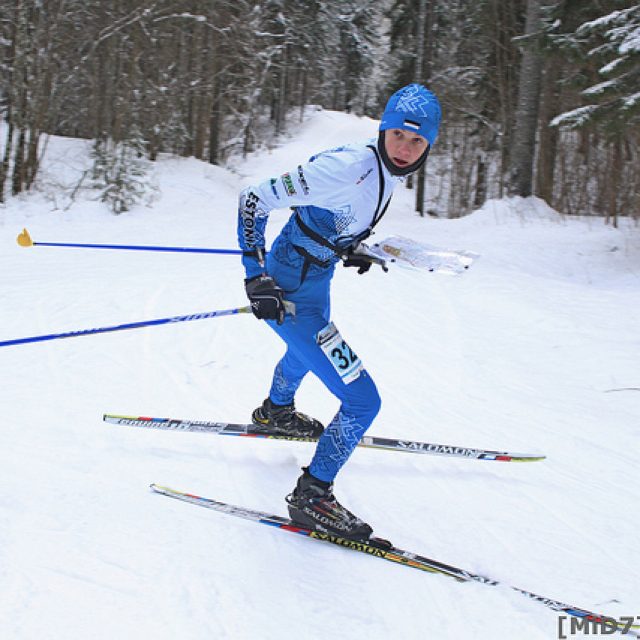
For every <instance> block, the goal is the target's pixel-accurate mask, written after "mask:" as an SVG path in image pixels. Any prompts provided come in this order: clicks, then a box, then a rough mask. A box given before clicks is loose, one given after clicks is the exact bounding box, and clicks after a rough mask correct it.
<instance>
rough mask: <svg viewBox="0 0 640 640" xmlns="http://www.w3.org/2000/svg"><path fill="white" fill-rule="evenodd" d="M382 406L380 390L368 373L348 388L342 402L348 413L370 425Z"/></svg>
mask: <svg viewBox="0 0 640 640" xmlns="http://www.w3.org/2000/svg"><path fill="white" fill-rule="evenodd" d="M381 404H382V400H381V399H380V394H379V393H378V389H377V388H376V385H375V383H374V382H373V380H372V379H371V376H369V375H368V374H367V373H366V372H364V373H363V374H362V375H361V376H360V377H359V378H358V379H357V380H356V381H355V382H353V383H351V384H350V385H349V386H348V391H347V393H346V396H345V397H344V398H343V401H342V405H343V409H344V410H345V411H346V413H349V414H352V415H357V416H359V417H360V418H361V419H362V420H363V421H364V422H366V423H368V424H370V423H371V422H373V420H374V418H375V417H376V416H377V415H378V412H379V411H380V406H381Z"/></svg>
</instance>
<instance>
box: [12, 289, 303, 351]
mask: <svg viewBox="0 0 640 640" xmlns="http://www.w3.org/2000/svg"><path fill="white" fill-rule="evenodd" d="M284 306H285V310H286V313H288V314H290V315H295V313H296V306H295V304H294V303H293V302H289V301H287V300H285V303H284ZM238 313H251V307H250V306H246V307H238V308H236V309H224V310H221V311H205V312H203V313H190V314H188V315H184V316H171V317H169V318H157V319H155V320H142V321H140V322H128V323H126V324H116V325H113V326H111V327H97V328H95V329H80V330H79V331H69V332H67V333H49V334H46V335H42V336H30V337H28V338H16V339H14V340H4V341H3V342H0V347H11V346H13V345H17V344H27V343H29V342H44V341H46V340H59V339H62V338H77V337H79V336H90V335H94V334H96V333H109V332H112V331H125V330H127V329H140V328H142V327H154V326H157V325H160V324H171V323H172V322H190V321H191V320H205V319H206V318H218V317H220V316H232V315H236V314H238Z"/></svg>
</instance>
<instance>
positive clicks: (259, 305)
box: [244, 274, 285, 324]
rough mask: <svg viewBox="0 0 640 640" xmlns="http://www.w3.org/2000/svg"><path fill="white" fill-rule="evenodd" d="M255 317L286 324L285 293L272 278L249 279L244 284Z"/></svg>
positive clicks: (258, 277) (256, 277)
mask: <svg viewBox="0 0 640 640" xmlns="http://www.w3.org/2000/svg"><path fill="white" fill-rule="evenodd" d="M244 288H245V291H246V292H247V297H248V298H249V301H250V302H251V311H253V315H254V316H255V317H256V318H259V319H260V320H277V322H278V324H282V323H283V322H284V313H285V308H284V291H283V290H282V289H281V288H280V287H279V286H278V285H277V284H276V282H275V280H274V279H273V278H272V277H271V276H267V275H265V274H262V275H259V276H255V277H253V278H249V279H248V280H245V282H244Z"/></svg>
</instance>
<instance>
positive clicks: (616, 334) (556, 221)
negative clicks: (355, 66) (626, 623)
mask: <svg viewBox="0 0 640 640" xmlns="http://www.w3.org/2000/svg"><path fill="white" fill-rule="evenodd" d="M375 130H376V123H375V122H373V121H371V120H368V119H366V118H363V119H358V118H356V117H354V116H348V115H345V114H340V113H333V112H320V113H316V114H315V115H313V117H311V118H310V119H309V120H308V121H307V122H306V123H305V124H304V125H303V126H302V127H301V129H300V130H299V131H298V132H296V135H295V136H293V137H291V138H290V139H288V140H285V141H284V142H283V144H282V146H280V147H278V148H276V149H274V150H273V151H272V152H270V153H267V152H263V153H259V154H255V155H254V156H253V157H250V158H249V159H248V160H247V161H242V160H240V159H238V160H237V161H236V162H235V163H234V167H235V168H234V170H232V171H228V170H224V169H221V168H219V167H213V166H210V165H207V164H205V163H201V162H198V161H195V160H192V159H175V158H172V159H163V160H161V161H160V162H159V163H158V167H157V171H158V175H157V182H158V184H159V186H160V188H161V193H162V195H161V197H160V199H159V200H158V201H157V202H156V203H155V205H154V206H153V207H152V208H144V207H140V208H138V209H136V210H135V211H132V212H130V213H127V214H124V215H121V216H119V217H117V216H114V215H112V214H110V213H109V212H108V211H107V210H106V209H105V207H104V205H101V204H99V203H95V202H90V201H88V200H82V199H79V200H78V201H77V202H76V203H75V205H74V206H73V207H71V208H69V209H68V210H62V208H61V209H58V210H52V205H51V200H47V199H45V198H44V196H43V195H41V194H35V195H30V196H27V197H21V198H18V199H14V200H11V201H10V202H9V203H8V204H7V205H6V206H5V207H4V208H2V209H0V274H1V277H0V299H1V300H2V319H1V322H0V341H1V340H8V339H11V338H18V337H22V336H30V335H37V334H44V333H51V332H64V331H71V330H75V329H84V328H90V327H98V326H106V325H111V324H120V323H125V322H133V321H137V320H147V319H152V318H156V317H165V316H170V315H176V314H187V313H195V312H200V311H209V310H213V309H227V308H231V307H235V306H241V305H243V304H245V303H246V301H245V297H244V290H243V285H242V280H243V271H242V269H241V266H240V264H239V260H238V259H237V258H236V257H229V256H211V255H198V254H168V253H162V254H160V253H157V254H156V253H137V252H116V251H97V250H94V251H91V250H82V249H63V248H46V247H33V248H29V249H25V248H20V247H19V246H18V245H17V244H16V242H15V238H16V236H17V235H18V233H19V232H20V231H21V230H22V228H23V227H25V226H26V227H27V228H28V229H29V231H30V233H31V235H32V237H33V239H34V240H35V241H40V242H89V243H109V244H114V243H121V244H168V245H179V246H210V247H232V248H233V247H235V224H236V223H235V217H236V214H235V201H236V194H237V192H238V190H239V189H240V187H241V186H243V185H245V184H246V183H248V182H250V181H253V180H256V179H260V178H264V177H267V176H269V175H278V174H280V173H282V172H283V171H284V170H286V169H289V168H292V167H295V166H296V165H297V164H298V162H299V161H300V160H303V159H305V158H307V157H308V156H309V155H310V154H311V153H313V152H315V151H318V150H321V149H323V148H327V147H330V146H334V145H335V144H338V143H340V142H344V141H350V140H358V139H362V138H367V137H370V136H373V135H375ZM87 149H88V144H87V143H84V142H80V141H75V140H68V139H67V140H61V139H55V140H52V141H51V142H50V145H49V149H48V153H47V163H46V167H45V174H44V176H43V177H45V178H46V181H47V183H48V185H49V186H48V187H47V190H48V191H49V192H51V190H52V189H53V187H52V186H51V185H53V184H54V183H56V182H57V183H67V184H71V183H72V182H73V179H74V176H76V175H77V172H78V170H80V169H81V168H82V167H83V162H86V156H85V155H84V154H86V151H87ZM412 199H413V193H412V192H408V191H406V190H404V189H401V190H400V191H399V192H398V193H397V194H396V196H395V197H394V201H393V203H392V205H391V207H390V209H389V212H388V213H387V215H386V217H385V219H384V220H383V222H382V223H381V224H380V225H379V229H378V231H377V237H378V238H383V237H384V236H387V235H392V234H397V235H403V236H407V237H411V238H414V239H417V240H422V241H424V242H427V243H429V244H432V245H437V246H441V247H450V248H454V249H469V250H472V251H475V252H478V253H480V254H481V256H482V257H481V258H480V259H479V261H478V262H477V263H476V264H475V265H474V266H473V268H472V269H471V270H469V271H468V272H466V273H465V274H464V275H463V276H461V277H448V276H444V275H438V274H430V273H427V272H417V271H407V270H402V269H397V268H396V269H392V270H390V272H389V273H387V274H385V273H382V272H381V271H380V270H379V269H375V270H374V269H372V270H371V271H370V272H369V273H368V274H367V275H366V276H358V275H357V274H356V273H355V270H352V269H349V270H343V269H338V271H337V273H336V277H335V279H334V285H333V301H334V302H333V313H334V316H333V319H334V320H335V322H336V324H337V325H338V326H339V328H340V330H341V332H342V334H343V335H344V336H345V337H347V338H348V340H349V342H350V343H351V346H352V347H353V348H354V349H355V351H356V352H357V353H358V355H359V356H360V357H361V358H362V360H363V361H364V363H365V365H366V366H367V368H368V370H369V371H370V373H371V374H372V376H373V378H374V379H375V380H376V382H377V385H378V387H379V390H380V392H381V395H382V398H383V408H382V411H381V413H380V415H379V417H378V419H377V421H376V422H375V423H374V425H373V426H372V428H371V433H372V434H374V435H381V436H402V437H406V438H411V439H416V440H426V441H429V442H440V443H449V444H457V445H464V446H478V447H485V448H494V449H508V450H514V451H524V452H542V453H544V454H546V455H547V456H548V458H547V460H546V461H544V462H537V463H531V464H511V463H497V462H480V461H472V460H455V459H444V458H437V457H429V456H410V455H400V454H395V453H389V452H383V451H372V450H357V451H356V453H355V454H354V455H353V457H352V459H351V460H350V461H349V463H348V464H347V466H346V467H345V468H344V470H343V472H342V473H341V475H340V476H339V477H338V481H337V483H336V494H337V496H338V498H339V499H340V500H341V501H342V502H344V503H345V504H346V505H347V506H349V507H350V508H352V509H353V510H354V511H355V512H356V513H357V514H359V515H361V516H362V517H363V518H365V519H367V520H368V521H369V522H371V523H372V525H373V526H374V528H375V530H376V532H377V533H378V535H381V536H384V537H388V538H390V539H392V540H393V541H394V543H395V544H397V545H398V546H400V547H403V548H406V549H410V550H414V551H416V552H418V553H422V554H424V555H427V556H430V557H433V558H436V559H439V560H441V561H444V562H448V563H451V564H454V565H457V566H460V567H463V568H466V569H468V570H470V571H474V572H476V573H481V574H486V575H489V576H491V577H493V578H495V579H497V580H500V581H501V582H504V583H506V584H509V585H514V586H518V587H522V588H523V589H527V590H531V591H534V592H536V593H539V594H543V595H546V596H548V597H550V598H555V599H559V600H562V601H564V602H569V603H571V604H574V605H576V606H581V607H584V608H588V609H594V610H597V611H600V612H602V613H605V614H610V615H619V616H620V615H622V616H631V615H633V616H637V615H640V577H639V573H640V550H639V545H638V528H639V525H640V510H639V509H638V504H640V483H639V482H638V445H639V438H640V391H639V388H640V338H639V334H638V328H639V327H640V286H639V285H640V230H639V229H638V228H637V227H635V228H634V227H631V226H624V225H623V227H622V228H621V229H619V230H615V229H612V228H610V227H606V226H604V225H603V224H602V222H601V221H600V220H594V219H591V220H587V219H568V218H564V217H562V216H560V215H559V214H558V213H556V212H554V211H552V210H550V209H548V208H547V207H546V206H545V205H544V203H542V202H541V201H539V200H535V199H528V200H519V199H512V200H505V201H490V202H488V203H487V204H486V205H485V206H484V207H483V208H482V209H481V210H480V211H477V212H475V213H473V214H472V215H470V216H468V217H465V218H463V219H459V220H443V219H432V218H427V219H422V218H419V217H417V216H416V215H415V214H414V213H413V212H412V209H411V201H412ZM62 200H64V199H60V201H59V204H60V202H62ZM287 215H288V212H286V211H279V212H274V213H273V215H272V218H271V223H270V234H271V238H272V237H274V235H275V233H276V232H277V230H278V228H279V227H280V226H281V224H282V223H283V222H284V220H285V219H286V217H287ZM282 351H283V345H282V344H281V343H280V342H279V340H278V339H277V337H276V336H275V335H274V334H272V333H271V332H270V330H269V329H268V328H267V327H266V326H263V325H262V324H261V323H259V322H257V321H256V320H255V319H254V318H253V317H251V316H233V317H227V318H219V319H214V320H202V321H197V322H189V323H181V324H174V325H169V326H162V327H155V328H148V329H140V330H135V331H126V332H119V333H112V334H105V335H99V336H91V337H80V338H77V339H72V340H56V341H51V342H45V343H37V344H29V345H24V346H16V347H8V348H3V349H0V362H1V367H2V369H1V370H2V380H1V382H2V384H0V407H1V408H2V428H1V431H0V433H1V441H2V446H0V637H1V638H7V639H11V640H33V639H37V640H45V639H52V640H80V639H82V640H85V639H86V638H92V639H109V640H112V639H113V638H119V639H129V638H135V639H142V638H154V640H175V639H176V638H180V639H181V640H205V639H206V640H210V639H211V638H216V639H217V638H233V639H236V638H251V639H254V638H260V639H262V638H264V639H275V638H285V639H287V638H292V639H293V638H310V639H325V638H341V639H342V638H348V639H361V638H362V639H363V638H366V639H367V640H373V639H382V638H385V639H386V638H406V639H407V640H413V639H419V638H420V639H422V638H425V637H429V638H437V639H445V640H447V639H450V638H476V639H491V640H495V639H499V638H505V639H510V640H512V639H518V640H519V639H524V638H526V639H527V640H538V639H540V640H548V639H550V638H555V637H557V625H558V616H557V614H556V613H554V612H553V611H551V610H549V609H547V608H545V607H543V606H541V605H540V604H538V603H535V602H532V601H529V600H527V599H526V598H523V597H522V596H521V595H520V594H518V593H516V592H514V591H511V590H509V589H503V588H490V587H487V586H483V585H481V584H476V583H465V584H459V583H456V582H455V581H453V580H451V579H449V578H446V577H443V576H434V575H430V574H424V573H421V572H419V571H413V570H410V569H407V568H404V567H399V566H394V565H391V564H389V563H385V562H381V561H378V560H375V559H373V558H370V557H366V556H364V555H361V554H357V553H352V552H349V551H346V550H342V549H338V548H335V547H333V546H331V545H325V544H321V543H316V542H313V541H309V540H307V539H304V538H299V537H296V536H292V535H290V534H287V533H283V532H280V531H277V530H271V529H267V528H264V527H258V526H256V525H255V524H252V523H248V522H245V521H242V520H237V519H235V518H231V517H228V516H225V515H222V514H217V513H214V512H211V511H208V510H205V509H199V508H197V507H194V506H191V505H187V504H182V503H178V502H174V501H170V500H167V499H165V498H163V497H161V496H157V495H154V494H152V493H151V492H150V491H149V489H148V485H149V483H151V482H157V483H160V484H166V485H169V486H173V487H175V488H177V489H184V490H188V491H191V492H194V493H198V494H200V495H205V496H210V497H214V498H218V499H220V500H223V501H226V502H231V503H233V504H239V505H243V506H248V507H253V508H256V509H259V510H263V511H271V512H275V513H280V514H283V515H284V514H285V513H286V509H285V504H284V500H283V497H284V495H285V494H286V493H287V492H288V491H289V490H290V489H291V488H292V486H293V483H294V482H295V479H296V478H297V476H298V474H299V468H300V466H302V465H303V464H305V463H307V462H308V461H309V459H310V457H311V455H312V452H313V446H312V445H308V444H296V443H286V442H269V441H248V440H246V439H238V438H217V437H215V436H206V435H202V434H188V433H171V432H160V431H146V430H141V429H134V428H126V427H117V426H110V425H105V424H103V422H102V414H103V413H104V412H110V413H120V414H129V415H156V416H174V417H183V418H192V419H212V420H215V419H221V420H228V421H239V422H242V421H246V420H247V419H248V417H249V416H250V412H251V410H252V409H253V408H254V407H255V406H256V405H257V404H258V403H259V402H261V401H262V399H263V397H264V396H265V394H266V392H267V390H268V387H269V383H270V376H271V372H272V368H273V365H274V364H275V362H276V360H277V359H278V357H279V355H280V354H281V353H282ZM297 404H298V406H299V408H300V409H301V410H303V411H305V412H307V413H311V414H313V415H314V416H316V417H318V418H319V419H321V420H323V421H328V420H330V419H331V417H332V416H333V414H334V413H335V411H336V409H337V402H336V400H335V399H334V398H333V397H332V396H330V395H329V393H328V392H327V391H326V390H325V389H324V387H323V386H322V385H321V384H320V383H319V382H318V381H317V380H316V379H313V378H311V377H309V379H308V380H305V382H304V383H303V386H302V388H301V390H300V392H299V396H298V398H297Z"/></svg>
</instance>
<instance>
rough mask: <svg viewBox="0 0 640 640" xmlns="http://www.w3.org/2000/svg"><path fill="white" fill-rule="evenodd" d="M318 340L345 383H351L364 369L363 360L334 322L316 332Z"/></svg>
mask: <svg viewBox="0 0 640 640" xmlns="http://www.w3.org/2000/svg"><path fill="white" fill-rule="evenodd" d="M316 342H317V344H318V346H319V347H320V348H321V349H322V351H324V354H325V355H326V356H327V358H328V359H329V362H330V363H331V364H332V366H333V368H334V369H335V370H336V371H337V372H338V375H339V376H340V378H342V381H343V382H344V383H345V384H350V383H351V382H353V381H354V380H357V378H358V377H359V376H360V372H361V371H362V370H363V369H364V367H363V366H362V361H361V360H360V358H358V356H357V355H356V354H355V353H353V351H352V350H351V348H350V347H349V345H348V344H347V343H346V342H345V341H344V340H343V339H342V336H341V335H340V332H339V331H338V329H337V327H336V325H335V324H333V322H330V323H329V324H328V325H327V326H326V327H325V328H324V329H322V330H320V331H318V333H317V334H316Z"/></svg>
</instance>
